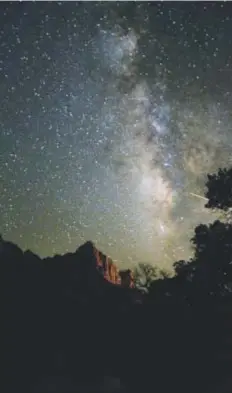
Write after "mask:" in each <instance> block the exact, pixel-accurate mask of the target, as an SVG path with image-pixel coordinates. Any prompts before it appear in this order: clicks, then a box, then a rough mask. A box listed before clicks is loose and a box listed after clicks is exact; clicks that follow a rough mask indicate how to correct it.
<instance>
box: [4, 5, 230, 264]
mask: <svg viewBox="0 0 232 393" xmlns="http://www.w3.org/2000/svg"><path fill="white" fill-rule="evenodd" d="M0 22H1V23H0V26H1V29H0V87H1V88H0V102H1V109H0V124H1V130H0V231H1V232H2V234H3V236H4V238H6V239H9V240H12V241H14V242H16V243H17V244H19V245H20V246H21V247H22V248H23V249H26V248H30V249H31V250H33V251H34V252H36V253H37V254H39V255H41V256H47V255H52V254H54V253H64V252H66V251H73V250H75V249H76V248H77V247H78V246H79V245H80V244H81V243H83V242H84V241H86V240H92V241H94V242H95V243H96V245H97V247H99V248H100V249H102V251H104V252H105V253H106V254H108V255H110V256H112V258H113V259H114V260H118V261H119V263H121V264H122V263H124V264H126V265H128V264H131V263H137V262H150V263H157V264H159V265H160V266H162V267H170V266H171V264H172V263H173V262H174V261H175V260H177V259H180V258H187V257H188V256H189V255H190V253H191V249H190V243H189V239H190V238H191V236H192V234H193V230H194V227H195V226H196V225H197V224H199V223H200V222H209V221H212V220H213V219H214V218H215V215H213V213H211V212H208V211H207V210H206V209H205V208H204V204H205V202H204V200H202V199H200V198H197V197H194V196H193V195H191V193H195V194H200V195H203V194H204V184H205V179H206V174H207V173H209V172H214V171H217V169H218V168H219V167H220V166H228V165H230V162H231V158H232V157H231V145H232V131H231V120H232V119H231V111H230V108H231V96H232V90H231V86H232V83H231V82H232V63H231V51H230V48H231V44H232V6H231V4H230V3H204V2H196V3H188V2H186V3H159V2H157V3H147V2H146V3H145V2H142V3H139V2H138V3H137V2H136V3H132V2H119V3H117V2H114V3H110V2H109V3H107V2H86V3H84V2H67V3H63V2H58V3H55V2H50V3H49V2H46V3H45V2H41V3H36V2H31V3H30V2H25V3H23V2H22V3H16V2H13V3H1V5H0Z"/></svg>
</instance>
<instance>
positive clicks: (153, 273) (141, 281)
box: [133, 263, 165, 292]
mask: <svg viewBox="0 0 232 393" xmlns="http://www.w3.org/2000/svg"><path fill="white" fill-rule="evenodd" d="M163 274H165V273H163ZM133 276H134V283H135V286H136V287H137V288H138V289H140V290H142V291H145V292H148V290H149V288H150V286H151V284H152V282H153V281H154V280H156V279H157V278H158V277H159V269H158V268H157V267H156V266H152V265H150V264H149V263H139V264H138V266H137V267H136V268H135V269H134V271H133Z"/></svg>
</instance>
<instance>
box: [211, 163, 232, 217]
mask: <svg viewBox="0 0 232 393" xmlns="http://www.w3.org/2000/svg"><path fill="white" fill-rule="evenodd" d="M207 177H208V180H207V182H206V187H207V191H206V193H205V196H206V198H207V199H208V202H207V204H206V205H205V206H206V207H207V208H210V209H221V210H224V211H227V210H228V209H230V208H232V168H230V169H226V168H224V169H221V168H220V169H219V171H218V173H215V174H209V175H207Z"/></svg>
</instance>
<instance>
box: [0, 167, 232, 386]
mask: <svg viewBox="0 0 232 393" xmlns="http://www.w3.org/2000/svg"><path fill="white" fill-rule="evenodd" d="M231 184H232V170H226V169H225V170H219V173H218V174H217V175H209V176H208V182H207V192H206V197H207V198H208V203H207V205H206V207H208V208H217V209H221V210H226V211H227V210H228V209H230V207H232V187H231V186H230V185H231ZM229 193H230V195H229ZM192 244H193V247H194V249H195V255H194V257H193V258H192V259H191V260H190V261H178V262H176V263H175V264H174V269H175V275H174V276H172V277H170V276H169V275H168V274H167V273H166V272H164V271H160V270H159V269H157V268H156V267H152V266H150V265H147V264H144V263H143V264H142V263H141V264H140V265H139V266H137V267H136V268H135V269H134V272H133V273H132V272H131V271H130V270H125V271H121V272H118V270H117V268H116V266H115V264H114V263H113V262H112V261H111V260H110V258H108V257H107V256H105V255H104V254H103V253H101V252H100V251H99V250H97V249H96V247H95V246H94V244H93V243H92V242H87V243H85V244H84V245H83V246H81V247H80V248H79V249H77V251H76V252H75V253H68V254H65V255H62V256H60V255H55V256H54V257H52V258H45V259H41V258H39V257H38V256H37V255H35V254H33V253H32V252H31V251H26V252H23V251H22V250H21V249H20V248H19V247H18V246H17V245H15V244H13V243H11V242H8V241H5V240H4V239H3V238H2V237H1V238H0V260H1V261H0V266H1V280H2V282H1V288H2V289H3V292H2V293H3V296H2V298H3V318H2V326H3V333H2V338H3V351H2V353H3V362H2V364H3V370H2V371H3V377H2V379H1V384H2V391H3V392H4V393H8V392H9V393H11V392H12V393H14V392H16V393H18V392H20V393H21V392H23V393H26V392H28V393H36V392H40V393H45V392H63V393H69V392H75V393H77V392H80V393H85V392H88V393H97V392H99V393H100V392H105V391H107V392H108V393H110V392H116V391H117V392H128V393H150V392H158V393H169V392H170V393H172V392H173V393H174V392H179V393H181V392H182V393H191V392H192V393H193V392H194V393H195V392H196V391H197V392H199V393H200V392H202V393H212V392H215V393H216V392H218V393H223V392H226V391H228V392H229V391H231V390H232V381H231V376H230V370H231V365H232V346H231V344H232V340H231V339H230V328H231V327H232V297H231V291H232V225H231V224H230V223H228V222H225V223H224V222H220V221H215V222H214V223H212V224H211V225H208V226H207V225H203V224H201V225H199V226H198V227H197V228H196V229H195V235H194V237H193V239H192ZM226 351H227V352H226ZM107 378H108V381H106V379H107ZM113 378H114V379H113ZM119 381H120V383H119Z"/></svg>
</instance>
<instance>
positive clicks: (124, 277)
mask: <svg viewBox="0 0 232 393" xmlns="http://www.w3.org/2000/svg"><path fill="white" fill-rule="evenodd" d="M80 249H81V250H83V251H84V254H85V257H86V258H87V259H88V261H91V264H92V265H93V266H94V267H96V269H97V270H98V271H99V272H100V273H101V274H102V275H103V277H104V278H105V280H107V281H108V282H110V283H112V284H115V285H121V286H122V287H124V288H134V279H133V274H132V271H131V270H129V269H128V270H121V271H118V269H117V267H116V265H115V264H114V262H113V261H112V259H111V258H109V257H107V256H106V255H104V254H103V253H102V252H101V251H99V250H98V249H97V248H96V247H95V245H94V244H93V243H92V242H87V243H85V244H84V245H83V246H81V247H80ZM80 249H79V250H80Z"/></svg>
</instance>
